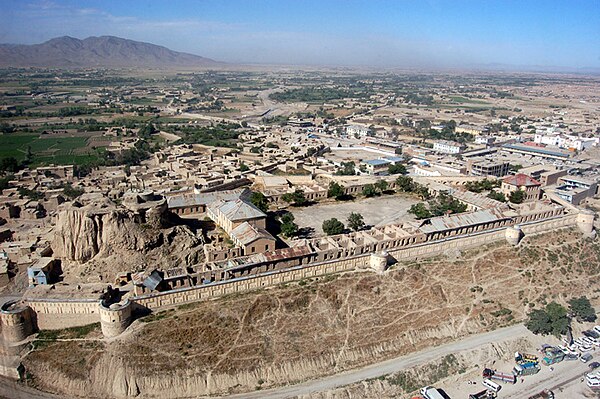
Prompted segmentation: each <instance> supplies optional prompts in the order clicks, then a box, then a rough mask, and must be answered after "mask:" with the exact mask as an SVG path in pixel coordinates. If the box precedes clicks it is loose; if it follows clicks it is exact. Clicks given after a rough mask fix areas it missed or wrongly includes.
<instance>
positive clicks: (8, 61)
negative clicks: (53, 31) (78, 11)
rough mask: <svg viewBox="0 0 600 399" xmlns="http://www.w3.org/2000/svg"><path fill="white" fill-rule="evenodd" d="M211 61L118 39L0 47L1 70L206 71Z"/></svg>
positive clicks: (63, 39)
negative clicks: (182, 69)
mask: <svg viewBox="0 0 600 399" xmlns="http://www.w3.org/2000/svg"><path fill="white" fill-rule="evenodd" d="M220 64H222V63H220V62H217V61H215V60H212V59H210V58H205V57H201V56H198V55H194V54H189V53H183V52H178V51H174V50H171V49H169V48H167V47H164V46H160V45H156V44H152V43H147V42H140V41H135V40H130V39H124V38H120V37H117V36H110V35H106V36H90V37H87V38H85V39H78V38H75V37H71V36H60V37H55V38H52V39H49V40H47V41H45V42H43V43H40V44H0V66H2V67H69V68H73V67H75V68H77V67H79V68H85V67H205V66H217V65H220Z"/></svg>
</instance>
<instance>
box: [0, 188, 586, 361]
mask: <svg viewBox="0 0 600 399" xmlns="http://www.w3.org/2000/svg"><path fill="white" fill-rule="evenodd" d="M470 200H471V201H470V202H471V203H473V202H474V201H473V198H470ZM497 204H500V203H496V202H493V201H491V202H490V201H484V205H483V206H472V209H476V210H474V211H472V212H467V213H462V214H457V215H450V216H443V217H436V218H431V219H426V220H424V221H419V222H405V223H400V224H392V225H385V226H381V227H374V228H371V229H370V230H367V231H359V232H354V233H351V234H340V235H337V236H335V235H334V236H328V237H322V238H314V239H303V240H296V241H294V242H293V244H292V245H291V247H290V248H284V249H276V250H272V251H266V252H264V253H256V254H252V255H249V256H241V257H237V258H233V259H229V260H222V261H215V262H207V263H205V264H204V265H202V266H201V267H199V268H198V269H197V270H191V272H190V271H187V272H186V271H183V270H180V271H179V272H177V271H175V272H174V271H171V272H169V271H168V273H166V278H165V279H164V280H163V281H162V282H161V283H162V287H163V289H162V291H160V292H159V291H156V290H151V289H149V288H147V287H145V286H141V287H137V288H139V289H136V290H135V291H134V292H131V293H129V294H128V296H127V297H125V298H116V299H112V300H111V299H107V298H106V297H102V296H101V295H100V294H99V293H96V294H95V295H87V297H86V298H80V297H77V298H61V297H54V298H50V297H26V298H24V299H22V300H21V301H18V302H8V303H6V304H4V305H3V306H2V307H1V309H0V321H1V326H2V337H3V339H4V342H5V344H6V345H8V346H9V347H12V348H13V349H14V351H18V349H19V348H22V347H23V345H24V343H26V342H27V338H28V336H29V335H30V334H31V333H32V332H34V331H36V330H37V329H56V328H65V327H69V326H77V325H85V324H90V323H94V322H100V324H101V328H102V332H103V334H104V335H105V337H107V338H113V337H117V336H118V335H119V334H121V333H122V332H123V331H125V329H126V328H127V327H128V326H129V325H130V324H131V322H132V321H133V319H134V318H135V317H136V315H140V314H145V313H147V312H149V311H157V310H160V309H164V308H167V307H170V306H176V305H179V304H184V303H190V302H194V301H199V300H205V299H209V298H214V297H217V296H220V295H226V294H231V293H238V292H244V291H249V290H255V289H261V288H265V287H269V286H273V285H277V284H282V283H286V282H291V281H298V280H302V279H307V278H317V279H318V278H319V277H320V276H324V275H327V274H331V273H339V272H347V271H353V270H357V269H369V268H371V269H373V270H374V271H376V272H378V273H383V272H384V271H385V269H386V268H387V267H388V265H389V264H392V263H395V262H402V261H406V260H412V259H416V258H423V257H431V256H437V255H440V254H443V253H445V252H447V251H449V250H456V249H459V250H460V249H465V248H470V247H477V246H481V245H485V244H487V243H492V242H497V241H500V240H507V241H508V242H509V243H510V244H512V245H518V243H519V241H520V239H521V238H522V237H523V236H524V235H528V234H536V233H542V232H547V231H552V230H556V229H560V228H568V227H574V226H577V227H578V228H579V230H580V231H581V232H582V233H583V234H584V235H586V236H593V235H594V234H595V231H594V227H593V225H594V217H595V215H594V214H593V213H591V212H588V211H584V210H579V211H578V210H574V209H572V208H571V209H568V208H565V207H563V206H560V205H557V204H554V203H550V202H540V201H538V202H529V203H524V204H520V205H512V206H508V205H504V204H502V205H499V206H496V205H497Z"/></svg>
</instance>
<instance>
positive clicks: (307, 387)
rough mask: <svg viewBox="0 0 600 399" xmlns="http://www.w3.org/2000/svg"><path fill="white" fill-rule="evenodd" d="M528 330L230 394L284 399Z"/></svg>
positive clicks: (490, 335) (519, 328)
mask: <svg viewBox="0 0 600 399" xmlns="http://www.w3.org/2000/svg"><path fill="white" fill-rule="evenodd" d="M526 333H527V329H526V328H525V327H524V326H523V325H522V324H519V325H516V326H511V327H506V328H502V329H499V330H495V331H492V332H489V333H483V334H477V335H472V336H470V337H467V338H465V339H463V340H461V341H457V342H452V343H449V344H446V345H442V346H438V347H435V348H429V349H425V350H422V351H420V352H416V353H411V354H409V355H406V356H402V357H398V358H395V359H391V360H387V361H385V362H381V363H377V364H373V365H370V366H367V367H363V368H361V369H357V370H352V371H347V372H344V373H340V374H336V375H332V376H330V377H325V378H322V379H319V380H312V381H307V382H303V383H301V384H297V385H292V386H287V387H282V388H274V389H269V390H264V391H257V392H249V393H244V394H239V395H232V396H228V398H244V399H276V398H277V399H283V398H291V397H294V396H298V395H307V394H310V393H313V392H322V391H327V390H330V389H334V388H338V387H342V386H345V385H349V384H352V383H355V382H359V381H363V380H366V379H369V378H376V377H379V376H381V375H385V374H390V373H395V372H398V371H401V370H404V369H408V368H411V367H415V366H418V365H420V364H422V363H427V362H430V361H432V360H435V359H439V358H441V357H443V356H446V355H448V354H451V353H456V352H460V351H465V350H471V349H474V348H477V347H479V346H482V345H485V344H488V343H490V342H494V341H503V340H506V339H510V338H514V337H517V336H520V335H524V334H526Z"/></svg>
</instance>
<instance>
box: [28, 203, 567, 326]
mask: <svg viewBox="0 0 600 399" xmlns="http://www.w3.org/2000/svg"><path fill="white" fill-rule="evenodd" d="M549 216H550V218H549V219H545V220H536V219H535V218H532V219H531V220H530V221H526V220H524V219H523V220H522V221H521V223H520V227H521V230H522V232H523V234H524V235H525V236H527V235H530V234H538V233H543V232H547V231H553V230H556V229H560V228H565V227H571V226H575V225H577V221H578V218H577V215H576V214H568V215H561V216H551V215H549ZM506 228H507V226H504V225H503V226H500V227H497V228H494V229H491V230H484V231H477V230H474V231H471V232H467V233H466V234H463V235H455V236H447V237H441V238H439V239H438V240H437V241H428V242H413V243H412V245H410V246H408V247H401V248H393V247H392V248H389V247H388V248H372V249H373V250H383V249H385V250H386V251H387V253H388V255H389V257H390V259H391V260H392V261H394V260H395V261H398V262H402V261H409V260H414V259H420V258H427V257H433V256H438V255H441V254H444V253H445V252H447V251H453V250H457V249H458V250H462V249H468V248H473V247H480V246H482V245H485V244H489V243H493V242H498V241H503V240H505V238H506V235H505V231H506ZM376 247H377V246H376ZM371 253H372V252H362V253H360V254H358V255H355V256H349V257H344V258H341V259H335V258H330V257H321V256H317V257H316V258H314V260H315V261H314V262H312V263H308V264H307V263H306V262H304V261H302V262H300V263H299V264H298V265H297V266H289V267H286V268H283V269H276V270H269V271H265V272H264V273H260V274H254V275H245V276H242V277H236V278H232V279H230V280H222V281H217V282H213V283H209V284H202V285H198V286H194V287H184V288H179V289H175V290H171V291H167V292H156V293H149V294H144V295H139V296H134V297H131V298H130V301H131V305H127V306H125V305H123V306H120V307H119V308H118V309H116V308H115V309H114V310H113V311H111V310H110V308H106V309H104V311H103V309H102V307H101V305H100V304H99V302H98V300H96V299H79V300H58V299H38V298H36V299H29V300H27V304H28V305H29V307H30V308H31V310H32V312H33V313H34V314H35V315H36V319H37V326H38V327H39V328H40V329H58V328H66V327H73V326H81V325H85V324H91V323H95V322H98V321H102V329H103V332H104V333H105V335H106V336H115V335H118V334H120V332H122V331H124V330H125V328H126V327H127V325H129V324H130V322H131V313H132V308H133V307H136V308H144V309H148V310H152V311H156V310H160V309H164V308H168V307H171V306H177V305H181V304H186V303H192V302H196V301H200V300H204V299H210V298H215V297H218V296H223V295H229V294H236V293H242V292H247V291H251V290H258V289H263V288H266V287H269V286H274V285H278V284H284V283H289V282H292V281H298V280H302V279H309V278H315V279H318V278H320V277H322V276H325V275H328V274H332V273H339V272H345V271H352V270H356V269H366V268H369V267H370V266H371ZM113 316H114V317H113ZM105 330H106V331H105Z"/></svg>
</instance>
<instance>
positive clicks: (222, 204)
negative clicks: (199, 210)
mask: <svg viewBox="0 0 600 399" xmlns="http://www.w3.org/2000/svg"><path fill="white" fill-rule="evenodd" d="M209 207H210V208H215V209H218V210H219V211H220V212H221V213H223V214H224V215H225V217H226V218H227V219H229V220H231V221H236V220H248V219H256V218H264V217H267V215H266V214H265V213H264V212H263V211H261V210H260V209H258V208H257V207H255V206H254V205H252V204H251V203H248V202H246V201H244V200H242V199H237V200H235V201H224V200H220V201H217V202H215V203H213V204H211V205H209Z"/></svg>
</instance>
